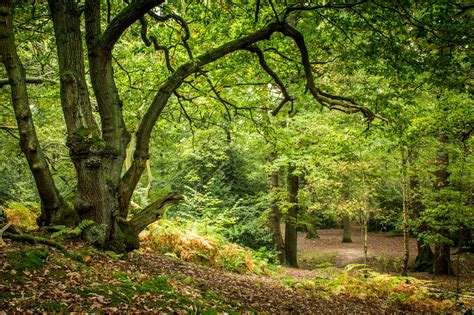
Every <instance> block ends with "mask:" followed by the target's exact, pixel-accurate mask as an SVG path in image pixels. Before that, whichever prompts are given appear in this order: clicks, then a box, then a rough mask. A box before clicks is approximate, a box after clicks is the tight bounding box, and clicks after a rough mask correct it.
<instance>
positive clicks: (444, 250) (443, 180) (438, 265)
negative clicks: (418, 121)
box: [433, 135, 452, 275]
mask: <svg viewBox="0 0 474 315" xmlns="http://www.w3.org/2000/svg"><path fill="white" fill-rule="evenodd" d="M438 140H439V142H440V147H439V148H438V152H437V156H436V166H437V168H438V169H437V170H436V172H435V175H436V183H435V188H436V190H437V191H440V190H441V189H443V188H444V187H446V186H448V185H449V172H448V164H449V155H448V152H447V151H446V149H445V148H444V145H445V144H446V143H447V141H448V139H447V138H446V136H444V135H441V136H439V137H438ZM440 202H443V201H442V200H440ZM438 220H439V221H440V222H445V221H446V217H445V215H443V214H442V215H440V216H439V217H438ZM437 233H439V234H440V235H441V236H444V237H445V238H447V239H449V230H448V229H446V228H442V229H441V230H438V231H437ZM434 254H435V261H434V265H433V273H434V274H438V275H449V274H451V273H452V268H451V247H450V245H449V244H446V243H440V244H435V250H434Z"/></svg>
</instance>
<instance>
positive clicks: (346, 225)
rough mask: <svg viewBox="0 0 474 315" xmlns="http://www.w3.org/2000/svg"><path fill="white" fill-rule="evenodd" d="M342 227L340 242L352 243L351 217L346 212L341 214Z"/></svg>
mask: <svg viewBox="0 0 474 315" xmlns="http://www.w3.org/2000/svg"><path fill="white" fill-rule="evenodd" d="M342 229H343V236H342V242H343V243H352V237H351V234H352V229H351V219H350V217H349V214H347V213H344V214H343V215H342Z"/></svg>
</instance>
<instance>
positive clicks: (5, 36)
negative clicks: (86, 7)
mask: <svg viewBox="0 0 474 315" xmlns="http://www.w3.org/2000/svg"><path fill="white" fill-rule="evenodd" d="M12 15H13V5H12V2H11V1H2V2H1V3H0V53H1V56H2V61H3V63H4V65H5V68H6V70H7V75H8V80H9V84H10V90H11V97H12V105H13V109H14V112H15V118H16V121H17V124H18V130H19V134H20V148H21V150H22V152H23V154H24V155H25V157H26V159H27V161H28V164H29V166H30V170H31V172H32V174H33V178H34V180H35V183H36V187H37V189H38V194H39V197H40V199H41V210H42V211H41V215H40V217H39V218H38V225H40V226H45V225H54V224H65V223H66V224H74V223H75V222H76V221H77V215H76V214H75V213H74V211H72V210H71V209H70V207H69V206H68V205H67V203H66V202H65V201H64V200H63V199H62V197H61V195H60V194H59V192H58V190H57V188H56V185H55V183H54V180H53V176H52V175H51V172H50V169H49V166H48V163H47V161H46V159H45V156H44V154H43V151H42V150H41V146H40V145H39V141H38V137H37V135H36V129H35V126H34V123H33V117H32V114H31V110H30V105H29V98H28V92H27V87H26V74H25V69H24V68H23V65H22V63H21V60H20V58H19V57H18V54H17V52H16V45H15V38H14V34H13V25H12Z"/></svg>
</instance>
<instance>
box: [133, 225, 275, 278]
mask: <svg viewBox="0 0 474 315" xmlns="http://www.w3.org/2000/svg"><path fill="white" fill-rule="evenodd" d="M140 240H141V242H142V243H141V248H142V249H143V250H145V251H151V252H159V253H162V254H164V255H167V256H170V257H175V258H178V259H181V260H184V261H191V262H197V263H205V264H210V265H213V266H218V267H221V268H223V269H225V270H228V271H233V272H238V273H255V274H262V273H271V272H272V270H275V268H276V267H274V266H272V265H271V264H269V263H268V260H267V259H265V258H262V257H261V255H258V254H257V255H256V254H255V253H254V252H253V251H252V250H249V249H245V248H244V247H242V246H239V245H237V244H233V243H230V242H229V241H228V240H227V239H226V238H225V237H223V236H222V235H221V234H219V233H218V232H217V230H216V229H215V227H213V226H210V225H207V224H202V223H196V222H189V221H187V222H183V221H171V220H160V221H158V222H156V223H154V224H152V225H150V226H149V227H148V229H147V230H146V231H144V232H142V233H141V234H140Z"/></svg>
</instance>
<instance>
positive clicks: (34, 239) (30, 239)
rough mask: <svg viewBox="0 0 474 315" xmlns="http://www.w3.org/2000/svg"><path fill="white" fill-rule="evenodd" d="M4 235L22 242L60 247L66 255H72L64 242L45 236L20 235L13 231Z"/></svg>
mask: <svg viewBox="0 0 474 315" xmlns="http://www.w3.org/2000/svg"><path fill="white" fill-rule="evenodd" d="M3 237H5V238H9V239H11V240H13V241H16V242H20V243H30V244H45V245H48V246H51V247H55V248H57V249H59V250H60V251H61V252H63V253H64V254H65V255H66V256H70V254H69V252H68V250H67V249H66V247H65V246H64V245H63V244H61V243H59V242H56V241H53V240H50V239H47V238H44V237H38V236H33V235H29V234H22V235H19V234H13V233H4V234H3Z"/></svg>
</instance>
